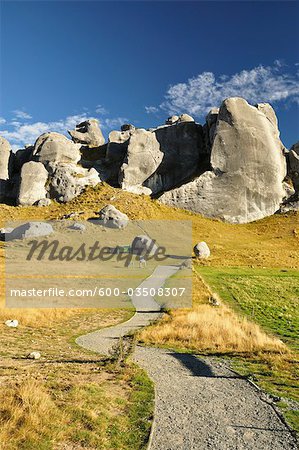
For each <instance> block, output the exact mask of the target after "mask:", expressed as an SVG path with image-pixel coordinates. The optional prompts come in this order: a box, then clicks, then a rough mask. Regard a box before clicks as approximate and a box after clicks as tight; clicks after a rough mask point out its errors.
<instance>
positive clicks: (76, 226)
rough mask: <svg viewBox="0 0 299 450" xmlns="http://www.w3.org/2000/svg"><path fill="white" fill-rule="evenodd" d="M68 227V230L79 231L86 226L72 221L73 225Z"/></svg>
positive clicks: (83, 229)
mask: <svg viewBox="0 0 299 450" xmlns="http://www.w3.org/2000/svg"><path fill="white" fill-rule="evenodd" d="M68 228H69V229H70V230H75V231H81V232H83V231H85V230H86V226H85V225H84V224H83V223H78V222H75V223H73V225H71V226H69V227H68Z"/></svg>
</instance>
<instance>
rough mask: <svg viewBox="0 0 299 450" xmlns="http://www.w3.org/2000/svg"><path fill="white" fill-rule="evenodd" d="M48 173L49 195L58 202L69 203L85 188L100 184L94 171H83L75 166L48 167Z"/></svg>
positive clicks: (51, 164)
mask: <svg viewBox="0 0 299 450" xmlns="http://www.w3.org/2000/svg"><path fill="white" fill-rule="evenodd" d="M48 170H49V173H50V183H49V195H50V198H53V199H55V200H58V201H59V202H63V203H65V202H69V201H70V200H73V198H75V197H77V196H78V195H80V194H81V193H82V192H83V190H84V189H85V188H86V187H87V186H96V185H97V184H98V183H100V182H101V179H100V177H99V174H98V172H97V171H96V170H95V169H94V168H91V169H89V170H88V169H83V168H82V167H80V166H76V165H75V164H66V163H63V164H55V163H50V164H49V165H48Z"/></svg>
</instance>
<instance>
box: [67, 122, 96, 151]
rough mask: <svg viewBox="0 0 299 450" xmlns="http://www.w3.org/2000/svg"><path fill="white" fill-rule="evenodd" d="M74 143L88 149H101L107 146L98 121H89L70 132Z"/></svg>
mask: <svg viewBox="0 0 299 450" xmlns="http://www.w3.org/2000/svg"><path fill="white" fill-rule="evenodd" d="M68 133H69V134H70V136H71V138H72V139H73V141H74V142H76V143H79V144H83V145H86V146H88V147H91V148H94V147H100V146H101V145H104V144H105V138H104V136H103V134H102V131H101V130H100V127H99V121H98V120H97V119H89V120H85V121H84V122H81V123H79V124H78V125H76V129H75V130H68Z"/></svg>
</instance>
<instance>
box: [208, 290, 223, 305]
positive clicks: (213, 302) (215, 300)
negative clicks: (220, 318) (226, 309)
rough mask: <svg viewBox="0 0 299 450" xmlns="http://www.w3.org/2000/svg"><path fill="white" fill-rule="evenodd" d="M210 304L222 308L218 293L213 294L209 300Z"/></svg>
mask: <svg viewBox="0 0 299 450" xmlns="http://www.w3.org/2000/svg"><path fill="white" fill-rule="evenodd" d="M209 303H210V304H211V305H213V306H221V300H220V297H219V295H218V294H216V292H213V294H212V295H211V296H210V298H209Z"/></svg>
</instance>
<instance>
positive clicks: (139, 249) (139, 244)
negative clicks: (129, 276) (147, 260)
mask: <svg viewBox="0 0 299 450" xmlns="http://www.w3.org/2000/svg"><path fill="white" fill-rule="evenodd" d="M157 250H158V246H157V244H156V241H155V240H154V239H152V238H150V237H149V236H146V235H140V236H136V237H135V238H134V239H133V241H132V244H131V252H132V253H133V254H135V255H140V256H152V255H154V254H155V253H156V252H157Z"/></svg>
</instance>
